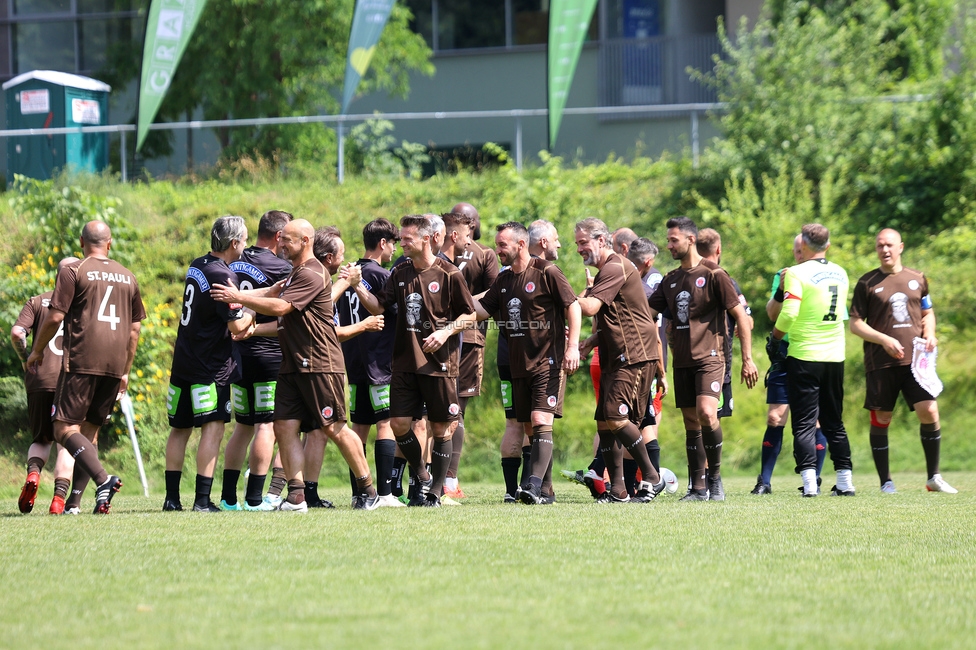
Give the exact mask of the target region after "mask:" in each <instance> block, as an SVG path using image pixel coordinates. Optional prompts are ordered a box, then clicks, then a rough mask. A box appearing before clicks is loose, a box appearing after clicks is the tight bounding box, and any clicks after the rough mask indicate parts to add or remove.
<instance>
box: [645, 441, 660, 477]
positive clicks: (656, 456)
mask: <svg viewBox="0 0 976 650" xmlns="http://www.w3.org/2000/svg"><path fill="white" fill-rule="evenodd" d="M644 448H645V449H647V457H648V458H649V459H650V460H651V465H653V466H654V469H656V470H657V472H658V474H660V473H661V445H659V444H658V442H657V438H655V439H654V440H651V441H650V442H648V443H647V444H646V445H644Z"/></svg>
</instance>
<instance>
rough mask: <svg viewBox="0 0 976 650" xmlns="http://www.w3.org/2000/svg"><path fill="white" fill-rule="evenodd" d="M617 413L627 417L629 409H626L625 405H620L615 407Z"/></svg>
mask: <svg viewBox="0 0 976 650" xmlns="http://www.w3.org/2000/svg"><path fill="white" fill-rule="evenodd" d="M617 413H619V414H620V415H627V414H628V413H630V409H629V408H627V405H626V404H621V405H620V406H618V407H617Z"/></svg>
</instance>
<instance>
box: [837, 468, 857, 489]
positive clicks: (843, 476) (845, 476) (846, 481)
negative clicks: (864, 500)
mask: <svg viewBox="0 0 976 650" xmlns="http://www.w3.org/2000/svg"><path fill="white" fill-rule="evenodd" d="M837 489H838V490H841V491H842V492H850V491H851V490H853V489H854V483H853V482H852V481H851V470H849V469H839V470H837Z"/></svg>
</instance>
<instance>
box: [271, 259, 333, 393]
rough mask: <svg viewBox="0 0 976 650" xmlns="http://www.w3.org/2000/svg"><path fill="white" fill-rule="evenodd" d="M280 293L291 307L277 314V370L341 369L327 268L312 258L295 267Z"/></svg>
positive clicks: (330, 283) (290, 371)
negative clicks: (279, 348) (278, 345)
mask: <svg viewBox="0 0 976 650" xmlns="http://www.w3.org/2000/svg"><path fill="white" fill-rule="evenodd" d="M280 297H281V299H282V300H287V301H288V302H290V303H291V306H292V307H294V309H292V311H290V312H288V313H287V314H285V315H284V316H281V317H280V318H278V342H279V343H281V369H280V370H279V373H280V374H285V373H293V372H333V373H345V365H344V363H343V360H342V348H341V347H339V338H338V337H337V336H336V328H335V312H334V309H333V305H332V276H331V275H329V271H328V269H326V268H325V267H324V266H323V265H322V263H321V262H319V261H318V260H317V259H315V258H312V259H310V260H308V261H306V262H305V263H304V264H301V265H299V266H297V267H295V269H294V270H293V271H292V272H291V275H289V276H288V279H287V280H285V287H284V289H283V290H282V292H281V296H280Z"/></svg>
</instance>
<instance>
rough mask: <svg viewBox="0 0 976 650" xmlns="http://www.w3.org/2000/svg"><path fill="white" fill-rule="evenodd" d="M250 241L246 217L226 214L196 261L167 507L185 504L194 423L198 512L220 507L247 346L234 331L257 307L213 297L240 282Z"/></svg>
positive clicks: (182, 335)
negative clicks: (228, 428) (221, 459)
mask: <svg viewBox="0 0 976 650" xmlns="http://www.w3.org/2000/svg"><path fill="white" fill-rule="evenodd" d="M246 246H247V226H246V225H245V223H244V219H243V218H241V217H235V216H227V217H220V218H219V219H217V220H216V221H215V222H214V225H213V228H212V229H211V231H210V248H211V250H210V252H209V253H208V254H206V255H204V256H203V257H198V258H197V259H195V260H193V262H191V263H190V267H189V269H188V270H187V272H186V281H185V283H184V286H183V308H182V311H181V312H180V326H179V329H178V330H177V332H176V345H175V347H174V349H173V366H172V370H171V372H170V382H169V393H168V394H167V396H166V411H167V413H168V414H169V424H170V427H171V429H170V434H169V440H167V442H166V498H165V500H164V501H163V510H164V511H174V510H182V509H183V504H182V503H181V501H180V480H181V478H182V477H183V459H184V456H185V455H186V445H187V442H188V441H189V439H190V434H192V433H193V429H195V428H199V429H200V445H199V447H198V448H197V474H196V490H195V495H196V496H195V498H194V501H193V510H194V512H220V508H219V507H218V506H216V505H215V504H214V502H213V501H211V499H210V491H211V488H212V487H213V476H214V469H215V468H216V465H217V456H218V454H219V453H220V443H221V441H222V440H223V439H224V425H226V424H227V423H228V422H230V414H231V402H230V386H231V384H232V383H234V382H236V381H238V380H239V379H240V378H241V369H240V356H239V352H237V351H236V350H235V348H234V347H233V346H232V342H231V335H232V334H241V333H243V332H245V331H247V330H248V329H249V328H250V327H251V325H252V324H253V323H254V313H253V312H250V311H246V310H245V309H244V308H243V306H241V305H240V304H230V305H228V304H225V303H222V302H218V301H216V300H214V299H213V297H212V296H211V293H210V292H211V289H212V287H213V286H214V285H216V284H223V285H232V286H236V285H237V282H238V278H237V274H236V273H234V271H233V270H231V268H230V264H231V263H232V262H235V261H237V260H238V259H240V257H241V254H242V253H243V252H244V248H245V247H246Z"/></svg>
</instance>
